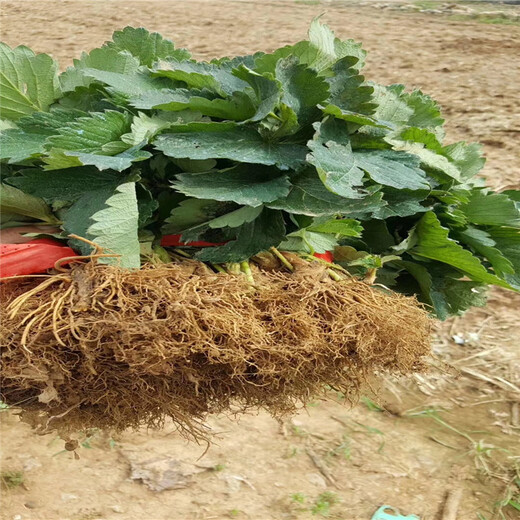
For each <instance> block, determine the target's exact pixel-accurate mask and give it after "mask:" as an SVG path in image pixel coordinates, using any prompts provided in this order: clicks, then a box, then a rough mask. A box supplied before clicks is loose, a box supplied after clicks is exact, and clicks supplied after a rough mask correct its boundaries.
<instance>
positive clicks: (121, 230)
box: [87, 182, 141, 269]
mask: <svg viewBox="0 0 520 520" xmlns="http://www.w3.org/2000/svg"><path fill="white" fill-rule="evenodd" d="M106 206H107V207H106V208H104V209H102V210H100V211H97V212H96V213H94V214H93V215H92V217H91V220H92V222H93V224H92V225H91V226H90V227H89V228H88V230H87V233H88V234H89V235H90V236H91V237H92V241H93V242H95V243H96V244H97V245H98V246H100V247H102V248H103V249H104V250H105V252H108V253H114V254H117V255H120V256H119V257H118V258H99V259H98V262H100V263H103V264H111V265H118V266H120V267H124V268H128V269H139V267H140V266H141V261H140V249H139V240H138V237H137V229H138V219H139V210H138V208H137V197H136V192H135V183H134V182H125V183H124V184H120V185H119V186H118V187H117V188H116V192H115V193H114V194H113V195H112V196H111V197H110V198H109V199H108V200H107V201H106Z"/></svg>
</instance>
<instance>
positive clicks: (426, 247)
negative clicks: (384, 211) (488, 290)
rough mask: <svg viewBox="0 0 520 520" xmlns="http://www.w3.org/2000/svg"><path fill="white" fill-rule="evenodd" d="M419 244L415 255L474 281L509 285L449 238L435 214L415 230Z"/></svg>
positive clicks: (425, 217) (428, 214) (426, 214)
mask: <svg viewBox="0 0 520 520" xmlns="http://www.w3.org/2000/svg"><path fill="white" fill-rule="evenodd" d="M415 232H416V235H417V244H416V245H415V247H414V248H413V249H412V250H411V251H410V252H411V253H412V254H413V255H416V256H421V257H423V258H430V259H431V260H437V261H438V262H442V263H445V264H448V265H451V266H453V267H455V268H456V269H458V270H460V271H462V272H463V273H465V274H467V275H468V276H469V277H470V278H471V279H472V280H475V281H477V282H483V283H488V284H494V285H500V286H502V287H507V286H508V284H507V283H505V282H504V281H503V280H501V279H500V278H498V277H497V276H495V275H494V274H492V273H490V272H489V271H487V270H486V268H485V267H484V266H483V265H482V264H481V263H480V261H479V260H478V258H477V257H476V256H474V255H472V254H471V252H470V251H468V250H467V249H464V248H463V247H462V246H461V245H460V244H458V243H457V242H456V241H455V240H453V239H452V238H450V237H449V230H448V229H446V228H444V227H442V226H441V223H440V222H439V219H438V218H437V217H436V216H435V213H433V212H431V211H430V212H428V213H425V214H424V216H423V217H422V218H421V220H419V222H418V223H417V226H416V228H415Z"/></svg>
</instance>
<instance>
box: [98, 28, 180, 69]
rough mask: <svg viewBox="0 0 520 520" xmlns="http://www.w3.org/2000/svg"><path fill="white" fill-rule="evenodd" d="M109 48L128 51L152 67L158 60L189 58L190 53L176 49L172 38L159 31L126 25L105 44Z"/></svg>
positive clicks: (143, 63)
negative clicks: (163, 35) (149, 30)
mask: <svg viewBox="0 0 520 520" xmlns="http://www.w3.org/2000/svg"><path fill="white" fill-rule="evenodd" d="M105 45H106V46H107V47H108V48H109V49H115V50H117V51H128V52H129V53H130V54H132V55H133V56H135V57H136V58H137V59H138V60H139V62H140V64H141V65H146V66H147V67H151V66H152V65H153V64H154V63H155V62H156V61H158V60H166V59H177V60H187V59H189V58H190V53H189V51H187V50H186V49H176V48H175V44H174V43H173V42H172V41H171V40H167V39H165V38H163V37H162V36H161V35H160V34H159V33H156V32H153V33H150V32H148V31H147V30H146V29H144V28H142V27H139V28H137V29H136V28H134V27H125V28H124V29H123V30H121V31H116V32H115V33H114V34H113V35H112V41H111V42H107V43H106V44H105Z"/></svg>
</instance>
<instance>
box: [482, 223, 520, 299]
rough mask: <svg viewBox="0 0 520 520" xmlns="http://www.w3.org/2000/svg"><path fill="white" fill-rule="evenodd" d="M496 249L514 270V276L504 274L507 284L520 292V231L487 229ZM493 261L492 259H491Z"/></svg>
mask: <svg viewBox="0 0 520 520" xmlns="http://www.w3.org/2000/svg"><path fill="white" fill-rule="evenodd" d="M487 232H488V233H489V235H490V237H491V238H492V240H493V241H494V242H495V247H496V248H497V249H498V250H499V251H500V254H501V255H503V256H504V257H505V258H507V260H508V261H509V262H511V265H512V266H513V269H514V271H515V272H514V274H510V273H507V272H504V279H505V280H506V282H507V283H508V284H509V285H510V286H512V287H513V288H515V289H516V290H517V291H520V230H518V229H510V228H487ZM490 260H491V259H490Z"/></svg>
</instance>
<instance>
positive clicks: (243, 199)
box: [172, 165, 291, 206]
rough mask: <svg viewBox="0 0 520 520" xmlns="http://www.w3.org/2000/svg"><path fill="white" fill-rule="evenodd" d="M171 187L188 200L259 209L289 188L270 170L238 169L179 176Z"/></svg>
mask: <svg viewBox="0 0 520 520" xmlns="http://www.w3.org/2000/svg"><path fill="white" fill-rule="evenodd" d="M172 186H173V187H174V188H175V189H176V190H177V191H180V192H181V193H184V194H185V195H188V196H190V197H197V198H199V199H214V200H220V201H232V202H236V203H237V204H244V205H248V206H259V205H261V204H263V203H264V202H272V201H273V200H276V199H278V198H282V197H285V196H286V195H287V194H288V193H289V189H290V186H291V184H290V182H289V180H288V178H287V176H286V175H280V172H277V170H274V169H273V168H269V167H265V166H259V165H238V166H236V167H234V168H230V169H227V170H221V171H218V172H208V173H199V174H192V173H185V174H180V175H177V180H176V181H175V182H173V183H172Z"/></svg>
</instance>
